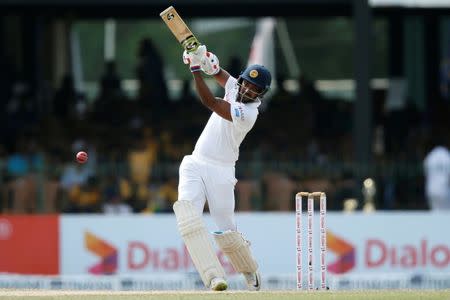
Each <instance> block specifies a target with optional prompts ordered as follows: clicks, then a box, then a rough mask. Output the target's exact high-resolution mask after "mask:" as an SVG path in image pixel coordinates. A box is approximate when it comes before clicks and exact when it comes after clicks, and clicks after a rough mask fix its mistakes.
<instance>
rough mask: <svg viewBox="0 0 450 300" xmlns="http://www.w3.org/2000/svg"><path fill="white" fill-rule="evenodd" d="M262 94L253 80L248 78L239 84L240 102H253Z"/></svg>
mask: <svg viewBox="0 0 450 300" xmlns="http://www.w3.org/2000/svg"><path fill="white" fill-rule="evenodd" d="M260 94H261V89H260V88H259V87H257V86H256V85H254V84H253V83H251V82H248V81H246V80H243V81H242V84H241V85H240V86H239V93H238V102H243V103H246V102H251V101H255V100H256V98H258V96H259V95H260Z"/></svg>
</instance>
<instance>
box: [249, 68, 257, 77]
mask: <svg viewBox="0 0 450 300" xmlns="http://www.w3.org/2000/svg"><path fill="white" fill-rule="evenodd" d="M249 75H250V77H251V78H256V77H258V71H256V70H251V71H250V74H249Z"/></svg>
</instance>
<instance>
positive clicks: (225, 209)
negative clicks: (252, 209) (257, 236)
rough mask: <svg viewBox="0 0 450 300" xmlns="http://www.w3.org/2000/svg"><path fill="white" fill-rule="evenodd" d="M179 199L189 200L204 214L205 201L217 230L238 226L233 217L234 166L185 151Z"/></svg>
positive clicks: (181, 166)
mask: <svg viewBox="0 0 450 300" xmlns="http://www.w3.org/2000/svg"><path fill="white" fill-rule="evenodd" d="M179 175H180V177H179V184H178V200H186V201H190V202H191V203H192V204H193V205H194V207H195V208H196V209H197V210H198V212H199V214H200V215H202V214H203V209H204V207H205V203H206V201H208V207H209V213H210V214H211V217H212V218H213V220H214V222H215V223H216V225H217V227H218V230H220V231H226V230H236V223H235V220H234V207H235V204H234V186H235V185H236V182H237V180H236V177H235V168H234V166H225V165H218V164H215V163H212V162H206V161H205V160H203V159H201V158H198V157H195V156H193V155H186V156H185V157H184V158H183V160H182V162H181V165H180V170H179Z"/></svg>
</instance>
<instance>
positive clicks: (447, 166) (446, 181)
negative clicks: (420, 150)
mask: <svg viewBox="0 0 450 300" xmlns="http://www.w3.org/2000/svg"><path fill="white" fill-rule="evenodd" d="M424 169H425V177H426V182H425V193H426V197H427V200H428V204H429V206H430V208H431V209H432V210H450V152H449V150H448V149H447V148H446V147H445V146H444V145H442V144H441V145H436V146H435V147H433V149H432V150H431V151H430V152H429V153H428V154H427V156H426V157H425V160H424Z"/></svg>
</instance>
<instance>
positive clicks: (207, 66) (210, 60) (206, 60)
mask: <svg viewBox="0 0 450 300" xmlns="http://www.w3.org/2000/svg"><path fill="white" fill-rule="evenodd" d="M200 66H201V68H202V70H203V72H205V74H207V75H216V74H217V73H219V71H220V66H219V59H218V58H217V56H216V55H215V54H214V53H212V52H206V53H205V55H204V56H203V57H202V58H201V60H200Z"/></svg>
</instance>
